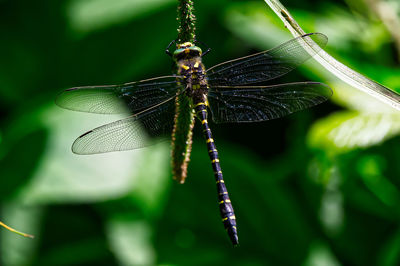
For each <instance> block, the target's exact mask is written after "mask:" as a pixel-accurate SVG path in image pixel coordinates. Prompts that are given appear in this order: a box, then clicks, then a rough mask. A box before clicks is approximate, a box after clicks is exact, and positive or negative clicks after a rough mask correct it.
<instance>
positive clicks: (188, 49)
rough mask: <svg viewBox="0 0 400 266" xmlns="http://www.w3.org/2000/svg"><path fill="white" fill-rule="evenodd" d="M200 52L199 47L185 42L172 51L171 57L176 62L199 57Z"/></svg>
mask: <svg viewBox="0 0 400 266" xmlns="http://www.w3.org/2000/svg"><path fill="white" fill-rule="evenodd" d="M201 54H202V50H201V48H200V47H198V46H195V45H194V44H193V43H191V42H185V43H181V44H178V45H177V49H176V50H175V51H174V54H173V57H174V59H175V60H176V61H178V60H181V59H185V58H192V57H196V56H201Z"/></svg>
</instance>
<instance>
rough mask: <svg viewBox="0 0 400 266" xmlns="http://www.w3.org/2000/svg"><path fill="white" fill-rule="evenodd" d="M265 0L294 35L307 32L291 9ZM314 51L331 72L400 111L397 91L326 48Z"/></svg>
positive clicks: (277, 0) (272, 0)
mask: <svg viewBox="0 0 400 266" xmlns="http://www.w3.org/2000/svg"><path fill="white" fill-rule="evenodd" d="M264 1H265V2H266V3H267V4H268V5H269V6H270V8H271V9H272V10H273V11H274V12H275V14H276V15H277V16H278V17H279V18H280V19H281V20H282V21H283V23H284V24H285V27H286V28H287V29H288V30H289V31H290V32H291V33H292V35H293V36H295V37H298V36H301V35H304V34H305V32H304V30H303V29H302V28H301V27H300V26H299V24H298V23H297V22H296V21H295V20H294V18H293V17H292V16H291V15H290V13H289V11H287V10H286V8H285V7H284V6H283V5H282V4H281V3H280V2H279V0H264ZM311 41H312V40H311ZM314 45H316V44H313V46H314ZM304 48H305V49H306V50H309V49H313V48H312V46H311V45H310V46H308V47H304ZM312 53H313V54H316V55H315V56H314V59H315V60H316V61H317V62H319V63H320V64H321V65H322V66H323V67H325V68H326V69H327V70H328V71H329V72H331V73H332V74H334V75H335V76H337V77H338V78H339V79H341V80H342V81H344V82H346V83H347V84H349V85H351V86H353V87H355V88H357V89H359V90H361V91H363V92H364V93H367V94H369V95H371V96H373V97H375V98H377V99H378V100H380V101H382V102H384V103H386V104H388V105H390V106H391V107H393V108H394V109H396V110H399V111H400V95H399V94H397V93H396V92H394V91H392V90H390V89H389V88H386V87H385V86H383V85H381V84H379V83H377V82H375V81H373V80H371V79H369V78H367V77H365V76H363V75H361V74H360V73H358V72H356V71H354V70H352V69H351V68H349V67H347V66H345V65H344V64H342V63H340V62H339V61H337V60H336V59H335V58H333V57H332V56H330V55H329V54H328V53H326V52H325V51H324V50H321V51H319V52H318V53H316V51H314V52H312Z"/></svg>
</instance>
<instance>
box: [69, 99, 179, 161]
mask: <svg viewBox="0 0 400 266" xmlns="http://www.w3.org/2000/svg"><path fill="white" fill-rule="evenodd" d="M174 113H175V97H173V98H171V99H169V100H167V101H165V102H163V103H161V104H158V105H156V106H154V107H152V108H150V109H147V110H145V111H142V112H140V113H138V114H135V115H132V116H130V117H128V118H125V119H122V120H118V121H115V122H112V123H110V124H106V125H103V126H100V127H98V128H95V129H93V130H90V131H88V132H86V133H85V134H83V135H81V136H80V137H78V138H77V139H76V140H75V142H74V143H73V145H72V151H73V152H74V153H76V154H96V153H105V152H112V151H124V150H132V149H138V148H143V147H147V146H149V145H152V144H154V143H157V142H159V141H162V140H166V139H168V137H170V136H171V132H172V126H173V123H174Z"/></svg>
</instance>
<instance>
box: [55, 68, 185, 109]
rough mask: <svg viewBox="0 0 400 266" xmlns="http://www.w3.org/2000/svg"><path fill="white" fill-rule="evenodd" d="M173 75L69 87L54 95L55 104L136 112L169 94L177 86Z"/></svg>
mask: <svg viewBox="0 0 400 266" xmlns="http://www.w3.org/2000/svg"><path fill="white" fill-rule="evenodd" d="M177 78H179V77H178V76H166V77H158V78H153V79H148V80H142V81H137V82H130V83H125V84H121V85H109V86H107V85H105V86H85V87H76V88H71V89H67V90H65V91H63V92H62V93H61V94H60V95H59V96H58V97H57V99H56V104H57V105H58V106H60V107H62V108H65V109H69V110H74V111H81V112H88V113H98V114H120V113H126V112H131V113H136V112H139V111H142V110H145V109H147V108H149V107H151V106H153V105H157V104H159V103H161V102H163V101H165V100H167V99H169V98H171V97H173V96H174V95H175V94H176V93H177V91H178V88H179V87H180V86H179V85H178V82H177Z"/></svg>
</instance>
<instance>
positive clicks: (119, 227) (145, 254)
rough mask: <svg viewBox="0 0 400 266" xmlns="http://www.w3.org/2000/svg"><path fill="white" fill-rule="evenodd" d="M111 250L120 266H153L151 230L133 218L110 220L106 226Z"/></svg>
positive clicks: (142, 222)
mask: <svg viewBox="0 0 400 266" xmlns="http://www.w3.org/2000/svg"><path fill="white" fill-rule="evenodd" d="M107 232H108V239H109V242H110V246H111V250H112V251H113V253H114V254H115V256H116V257H117V259H118V260H119V263H120V264H121V265H154V263H155V256H156V254H155V250H154V249H153V246H152V243H151V238H152V234H153V232H152V229H151V227H150V225H149V224H147V222H146V221H143V220H140V219H137V218H134V217H130V218H129V217H115V218H111V219H110V220H109V222H108V225H107Z"/></svg>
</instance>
